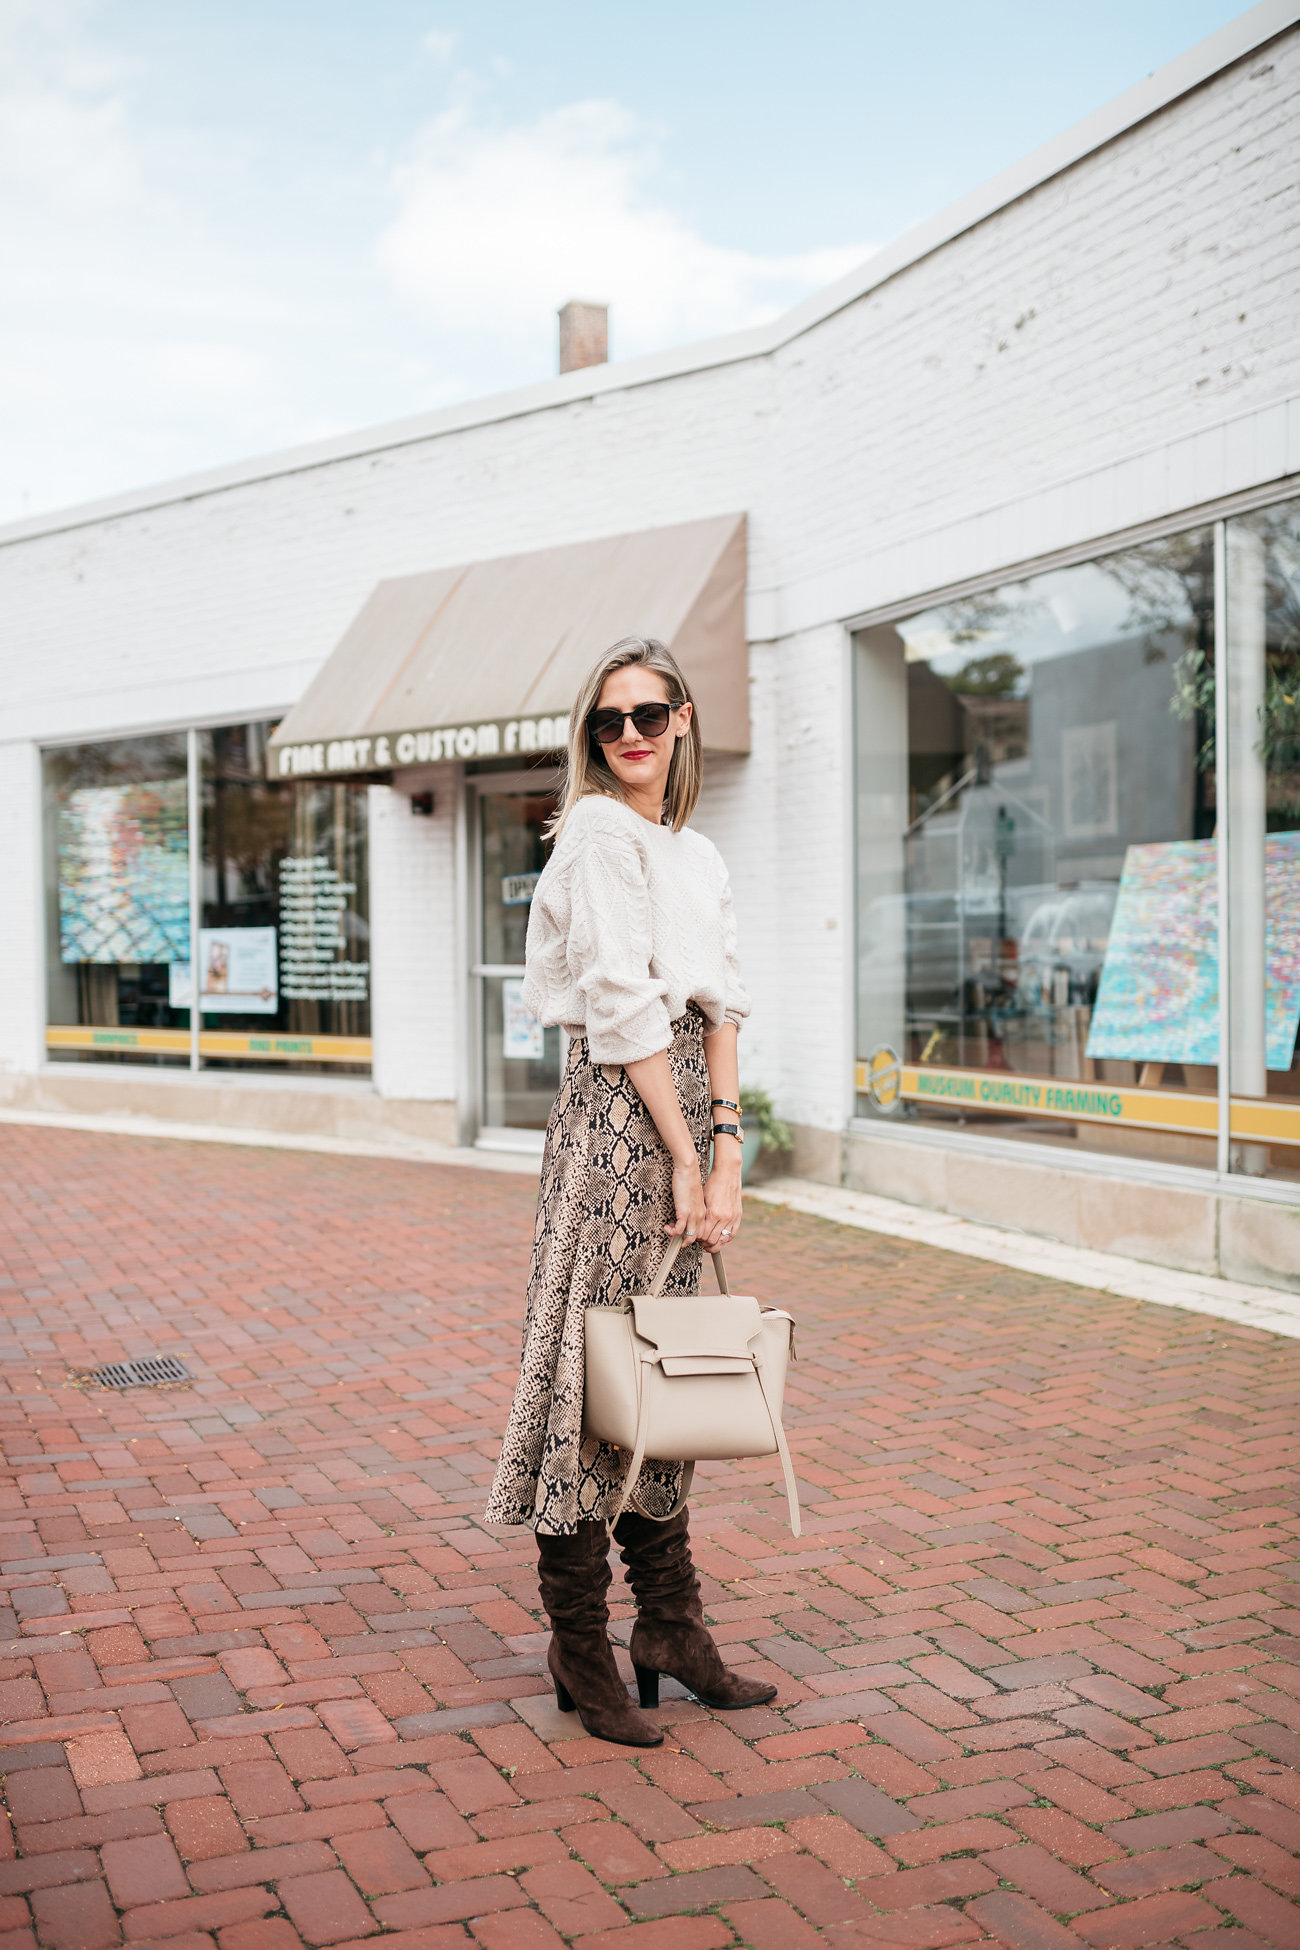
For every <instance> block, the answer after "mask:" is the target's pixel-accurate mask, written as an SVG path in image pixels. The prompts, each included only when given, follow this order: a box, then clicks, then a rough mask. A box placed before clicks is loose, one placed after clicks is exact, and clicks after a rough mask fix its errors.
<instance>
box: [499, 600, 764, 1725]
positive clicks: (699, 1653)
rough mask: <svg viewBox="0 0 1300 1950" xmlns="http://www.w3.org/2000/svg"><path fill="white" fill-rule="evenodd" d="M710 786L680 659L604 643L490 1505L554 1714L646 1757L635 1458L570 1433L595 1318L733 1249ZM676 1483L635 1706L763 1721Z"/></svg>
mask: <svg viewBox="0 0 1300 1950" xmlns="http://www.w3.org/2000/svg"><path fill="white" fill-rule="evenodd" d="M701 771H702V759H701V744H700V728H699V722H698V720H697V718H696V714H695V706H694V703H693V701H692V698H691V694H690V689H689V687H688V685H687V683H686V680H685V679H684V677H683V676H682V673H681V671H680V670H679V669H678V667H677V664H676V662H675V661H674V659H673V658H672V656H671V655H670V653H669V652H668V651H667V650H666V649H665V648H664V646H663V644H661V643H657V642H655V640H654V639H653V638H651V637H627V638H625V639H624V641H623V642H621V643H616V644H615V645H614V647H613V649H612V650H610V651H608V652H607V653H606V655H605V656H603V657H602V658H601V660H600V662H599V663H598V664H597V665H596V668H595V669H594V670H593V671H592V673H591V675H590V677H589V678H588V679H587V682H586V683H585V685H584V686H583V688H582V692H581V695H580V697H579V698H578V701H577V705H576V707H575V709H574V713H573V717H572V720H571V729H570V734H569V764H568V774H567V777H566V780H565V786H564V793H563V797H562V799H561V803H560V808H559V812H558V813H557V815H556V818H555V821H554V825H553V830H554V834H555V850H554V852H553V853H552V855H551V858H550V860H549V861H548V863H547V865H546V867H545V869H544V870H543V872H542V876H541V878H540V880H539V881H538V883H537V887H536V890H535V892H534V894H533V904H532V912H531V914H530V915H529V920H528V948H527V975H526V978H525V981H524V1002H525V1005H526V1006H527V1007H528V1008H529V1009H530V1010H531V1011H532V1013H533V1014H534V1015H535V1016H537V1017H538V1018H539V1019H540V1020H541V1021H542V1022H544V1023H560V1024H562V1025H563V1026H564V1029H565V1031H566V1033H567V1035H568V1038H569V1054H568V1062H567V1064H566V1066H565V1072H564V1078H563V1081H562V1083H561V1085H560V1090H559V1095H558V1096H557V1098H556V1100H555V1108H554V1109H553V1110H552V1112H551V1120H550V1125H549V1128H548V1130H547V1133H546V1152H545V1156H544V1158H543V1161H542V1182H541V1191H540V1194H539V1197H538V1202H537V1228H536V1234H535V1238H534V1243H533V1258H532V1269H531V1274H530V1278H529V1285H528V1313H527V1319H526V1321H525V1325H524V1350H523V1362H522V1367H521V1370H520V1376H519V1385H518V1388H517V1389H516V1391H515V1399H514V1405H513V1407H512V1409H511V1413H510V1423H509V1427H508V1428H507V1430H506V1436H505V1441H504V1444H503V1446H502V1451H501V1461H500V1463H499V1464H498V1466H497V1473H496V1481H495V1483H494V1484H493V1487H492V1494H491V1497H490V1499H489V1502H488V1509H487V1516H488V1519H489V1521H491V1522H494V1523H505V1524H529V1525H531V1526H532V1528H533V1529H534V1530H535V1531H536V1533H537V1543H538V1554H539V1581H540V1584H541V1592H542V1603H543V1605H544V1606H545V1608H546V1612H547V1616H548V1617H549V1619H550V1621H551V1631H552V1638H551V1644H550V1649H549V1651H548V1653H547V1662H548V1664H549V1667H550V1670H551V1674H552V1677H553V1678H554V1680H555V1695H556V1699H557V1700H558V1701H559V1704H560V1706H561V1708H562V1709H564V1710H565V1711H571V1710H572V1709H573V1708H574V1707H575V1706H576V1708H577V1710H578V1713H579V1715H580V1716H581V1719H582V1724H583V1726H584V1727H585V1728H586V1730H587V1732H588V1733H590V1734H594V1735H595V1736H596V1737H597V1738H598V1739H601V1740H616V1741H620V1742H622V1743H623V1744H625V1745H631V1746H637V1747H655V1746H658V1745H659V1744H660V1742H661V1741H662V1739H663V1735H662V1734H661V1733H660V1731H659V1729H658V1728H657V1727H656V1726H655V1725H654V1723H653V1721H651V1720H649V1719H647V1717H646V1716H645V1714H643V1713H641V1712H638V1710H637V1709H636V1707H634V1706H633V1704H632V1701H631V1699H630V1698H629V1696H628V1693H627V1689H626V1687H625V1686H624V1684H623V1681H622V1680H621V1679H620V1677H619V1674H618V1668H617V1667H616V1665H615V1663H614V1655H613V1652H612V1651H611V1649H610V1644H609V1638H608V1634H607V1630H606V1628H607V1626H608V1623H609V1612H608V1610H607V1608H606V1604H605V1593H606V1591H607V1590H608V1589H609V1585H610V1582H611V1572H610V1568H609V1533H608V1528H607V1513H608V1512H610V1511H612V1510H614V1509H616V1508H617V1507H618V1504H619V1502H620V1500H621V1498H622V1492H623V1478H624V1475H625V1473H626V1469H627V1464H628V1460H629V1459H628V1457H627V1456H626V1455H625V1454H624V1453H623V1451H622V1450H620V1449H615V1448H612V1447H610V1446H609V1445H607V1444H604V1443H600V1442H596V1441H594V1440H593V1439H592V1438H590V1437H586V1436H584V1435H583V1433H582V1389H583V1358H584V1324H585V1323H584V1309H585V1308H587V1307H590V1306H610V1307H613V1306H618V1305H619V1304H620V1302H621V1301H622V1299H623V1296H624V1295H626V1294H637V1293H645V1292H646V1291H647V1290H648V1288H649V1286H650V1282H651V1280H652V1278H653V1277H654V1272H655V1268H656V1266H657V1264H658V1262H659V1259H660V1258H661V1256H662V1254H663V1252H664V1249H665V1241H666V1236H667V1237H671V1236H672V1235H674V1234H676V1235H680V1236H681V1237H682V1239H683V1247H682V1250H681V1252H680V1253H679V1254H678V1257H677V1261H676V1264H675V1265H674V1267H673V1270H672V1273H671V1275H670V1277H669V1280H668V1283H667V1287H666V1289H665V1290H666V1292H668V1293H670V1294H681V1295H683V1296H686V1295H689V1294H693V1293H696V1292H698V1290H699V1281H700V1262H701V1253H702V1251H703V1252H716V1251H717V1250H718V1249H719V1248H720V1247H721V1246H722V1245H723V1244H724V1242H729V1241H731V1240H733V1239H734V1238H735V1236H736V1234H737V1233H738V1232H739V1230H740V1219H741V1203H740V1156H741V1152H740V1132H739V1121H740V1119H739V1111H738V1109H737V1105H738V1103H739V1094H740V1093H739V1082H738V1070H737V1063H736V1034H737V1029H738V1026H739V1024H740V1022H741V1020H742V1018H743V1017H745V1016H746V1015H747V1014H748V1013H749V998H748V996H747V995H746V994H745V991H744V989H743V988H742V987H741V986H740V977H739V973H738V970H737V966H736V945H735V943H736V931H735V922H734V920H733V917H732V909H731V891H730V888H729V887H728V884H727V873H726V868H725V867H724V866H723V864H722V860H721V858H720V856H719V854H718V851H717V848H716V847H715V846H713V845H712V843H711V842H710V841H709V840H706V839H704V838H702V837H701V835H700V834H698V833H693V832H692V831H691V830H690V828H689V826H688V825H687V823H686V822H687V820H688V819H689V818H690V816H691V814H692V812H693V811H694V809H695V802H696V800H697V799H698V798H699V794H700V782H701ZM711 1112H712V1116H711V1114H710V1113H711ZM714 1125H716V1126H717V1129H718V1133H719V1134H717V1135H716V1138H715V1131H714V1129H713V1128H712V1127H713V1126H714ZM711 1143H712V1144H713V1150H714V1159H713V1165H712V1169H711V1170H710V1169H709V1149H710V1144H711ZM681 1487H682V1465H681V1464H680V1463H667V1462H655V1461H652V1460H647V1462H646V1464H645V1466H644V1468H643V1469H642V1471H641V1474H640V1476H639V1477H638V1479H637V1482H636V1485H635V1487H634V1490H633V1494H632V1500H631V1502H630V1504H629V1506H628V1508H627V1510H626V1511H625V1512H624V1514H623V1515H622V1516H621V1517H620V1518H619V1519H618V1522H617V1523H616V1525H615V1527H614V1536H615V1539H616V1541H617V1543H618V1546H619V1549H620V1551H621V1553H622V1556H623V1561H624V1563H625V1564H626V1565H627V1570H628V1579H629V1582H630V1583H631V1586H632V1592H633V1596H634V1597H635V1599H636V1607H637V1619H636V1624H635V1625H634V1626H633V1628H632V1660H633V1664H634V1666H635V1668H636V1671H637V1679H638V1684H639V1688H640V1695H641V1704H642V1705H643V1706H645V1705H650V1706H653V1705H655V1704H657V1702H658V1697H659V1675H660V1674H661V1673H668V1674H670V1675H671V1676H672V1677H673V1678H674V1679H677V1680H680V1682H681V1683H682V1685H684V1686H686V1687H688V1688H689V1689H690V1691H691V1692H693V1693H694V1694H695V1696H696V1698H697V1699H700V1700H702V1701H703V1702H704V1703H705V1705H707V1706H719V1707H739V1706H754V1705H757V1704H758V1703H759V1702H761V1701H763V1700H769V1699H771V1698H772V1697H773V1696H774V1694H775V1692H776V1688H775V1687H774V1686H767V1685H763V1684H761V1683H759V1682H756V1681H753V1680H747V1679H742V1678H741V1677H740V1676H739V1675H738V1674H736V1673H733V1672H728V1670H727V1668H726V1667H725V1666H724V1665H723V1663H722V1659H721V1657H720V1656H719V1653H718V1649H717V1647H716V1646H715V1645H714V1643H713V1640H712V1639H711V1638H710V1636H709V1634H708V1632H707V1631H706V1630H705V1627H704V1608H703V1605H702V1603H701V1600H700V1593H699V1580H698V1578H697V1577H696V1574H695V1567H694V1565H693V1564H692V1562H691V1553H690V1542H689V1538H688V1534H687V1514H686V1509H685V1506H684V1505H681V1502H680V1497H681ZM679 1506H680V1507H679Z"/></svg>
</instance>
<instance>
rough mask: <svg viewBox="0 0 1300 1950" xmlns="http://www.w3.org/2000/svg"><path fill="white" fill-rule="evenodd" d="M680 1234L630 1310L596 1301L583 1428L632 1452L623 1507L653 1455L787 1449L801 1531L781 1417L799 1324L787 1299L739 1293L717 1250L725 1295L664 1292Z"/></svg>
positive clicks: (718, 1456)
mask: <svg viewBox="0 0 1300 1950" xmlns="http://www.w3.org/2000/svg"><path fill="white" fill-rule="evenodd" d="M681 1243H682V1242H681V1240H680V1238H678V1239H672V1240H670V1241H669V1243H668V1250H667V1252H666V1253H665V1254H664V1256H663V1259H662V1261H661V1262H660V1266H659V1271H658V1272H657V1273H656V1274H655V1277H654V1281H653V1283H652V1285H651V1288H650V1291H649V1293H647V1294H644V1295H640V1296H638V1297H637V1298H635V1299H629V1300H628V1302H627V1303H626V1305H625V1306H622V1307H588V1308H587V1309H586V1316H587V1318H586V1334H587V1369H586V1390H585V1394H584V1397H583V1413H582V1426H583V1429H584V1431H585V1433H586V1434H587V1435H594V1436H595V1437H597V1439H598V1440H599V1441H601V1442H609V1443H612V1444H613V1445H614V1446H615V1447H616V1448H618V1449H629V1450H631V1452H632V1459H631V1461H630V1462H629V1464H628V1471H627V1483H626V1486H625V1488H624V1492H623V1498H622V1501H621V1502H620V1504H619V1506H618V1509H617V1510H616V1511H615V1513H614V1521H617V1519H618V1518H619V1517H620V1516H621V1515H622V1514H623V1511H624V1510H625V1509H626V1507H627V1503H628V1499H629V1497H630V1496H631V1493H632V1489H633V1487H634V1485H635V1483H636V1480H637V1477H638V1476H639V1475H640V1473H641V1465H642V1463H643V1462H644V1460H645V1458H646V1457H647V1456H653V1457H654V1458H655V1459H656V1460H658V1461H661V1462H684V1463H685V1464H686V1465H687V1467H686V1472H685V1476H684V1479H683V1482H682V1493H681V1496H680V1497H679V1498H678V1501H677V1503H676V1505H675V1506H674V1514H675V1511H676V1510H677V1509H680V1508H681V1505H682V1503H683V1502H684V1501H685V1499H686V1494H687V1491H688V1490H689V1488H690V1482H691V1465H692V1464H693V1463H696V1462H704V1461H730V1460H731V1459H732V1458H734V1457H738V1456H771V1455H777V1456H779V1457H780V1458H781V1468H782V1470H783V1472H784V1474H785V1493H786V1496H787V1498H788V1499H789V1504H790V1528H791V1530H792V1531H793V1532H794V1534H795V1536H796V1537H797V1536H799V1534H800V1523H799V1497H798V1492H797V1491H796V1489H795V1482H794V1470H793V1468H792V1467H791V1463H790V1451H789V1449H788V1448H787V1447H786V1440H785V1430H784V1428H783V1427H782V1426H781V1402H782V1397H783V1395H784V1393H785V1374H786V1366H787V1363H788V1362H789V1360H790V1359H791V1357H792V1356H793V1354H794V1321H793V1320H792V1319H791V1317H790V1315H789V1314H788V1313H783V1312H782V1311H781V1309H780V1308H779V1307H763V1308H760V1306H759V1304H758V1302H757V1300H755V1299H753V1298H752V1297H751V1296H749V1295H744V1294H738V1293H732V1292H731V1290H730V1288H729V1287H728V1285H727V1274H726V1269H725V1268H724V1266H723V1264H722V1255H721V1253H715V1254H714V1255H713V1265H714V1270H715V1272H716V1274H717V1278H718V1292H717V1294H716V1295H709V1296H708V1297H706V1296H705V1295H704V1294H699V1295H690V1294H676V1295H670V1296H669V1297H668V1298H666V1299H665V1298H664V1297H663V1290H664V1284H665V1282H666V1281H667V1278H668V1275H669V1273H670V1272H671V1271H672V1268H673V1262H674V1261H675V1259H676V1258H677V1255H678V1252H679V1251H680V1250H681Z"/></svg>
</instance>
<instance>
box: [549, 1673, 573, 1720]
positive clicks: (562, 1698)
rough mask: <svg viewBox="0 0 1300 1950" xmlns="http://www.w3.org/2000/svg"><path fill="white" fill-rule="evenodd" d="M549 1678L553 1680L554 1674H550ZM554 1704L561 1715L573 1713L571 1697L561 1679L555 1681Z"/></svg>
mask: <svg viewBox="0 0 1300 1950" xmlns="http://www.w3.org/2000/svg"><path fill="white" fill-rule="evenodd" d="M551 1677H552V1679H555V1674H554V1673H552V1674H551ZM555 1704H556V1705H557V1706H558V1707H559V1709H560V1711H561V1713H572V1712H574V1711H575V1708H574V1704H573V1695H572V1693H571V1692H570V1691H569V1689H568V1687H567V1686H566V1685H565V1684H564V1681H563V1680H562V1679H556V1680H555Z"/></svg>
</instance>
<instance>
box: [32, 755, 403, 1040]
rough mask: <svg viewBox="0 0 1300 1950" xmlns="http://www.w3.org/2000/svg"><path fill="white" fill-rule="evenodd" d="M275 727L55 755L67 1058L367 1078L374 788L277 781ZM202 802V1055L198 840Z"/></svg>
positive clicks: (49, 874)
mask: <svg viewBox="0 0 1300 1950" xmlns="http://www.w3.org/2000/svg"><path fill="white" fill-rule="evenodd" d="M272 729H273V725H271V724H263V723H254V724H246V725H233V726H227V727H223V728H221V729H219V730H215V731H204V732H202V733H200V734H198V736H197V738H196V739H195V740H194V746H195V765H196V777H195V779H194V780H193V781H191V780H190V778H189V771H188V745H189V741H188V739H187V735H186V733H184V732H171V733H166V734H163V735H159V736H153V737H145V738H133V739H114V740H109V741H104V742H102V743H98V744H93V745H81V746H76V747H73V748H69V749H67V750H62V751H52V752H48V753H47V754H46V756H45V794H46V818H45V834H46V880H47V902H46V912H47V955H46V963H47V969H48V984H47V988H48V1013H47V1029H46V1044H47V1051H48V1054H49V1055H50V1056H51V1057H52V1058H54V1059H55V1060H64V1061H67V1060H72V1061H86V1060H91V1061H108V1062H132V1063H140V1062H148V1063H163V1064H172V1065H181V1066H184V1065H187V1064H189V1063H191V1061H192V1060H193V1058H194V1057H195V1055H197V1057H198V1060H199V1063H200V1064H201V1066H202V1067H204V1068H219V1069H230V1068H236V1069H248V1068H254V1069H270V1070H274V1071H278V1072H284V1071H286V1070H290V1069H291V1070H293V1071H295V1072H297V1073H299V1074H301V1073H302V1072H303V1071H307V1072H319V1073H322V1074H330V1075H339V1074H348V1073H354V1074H364V1073H366V1072H368V1070H369V1068H370V1053H371V1052H370V927H369V898H368V847H367V826H366V811H367V805H368V799H367V788H366V787H365V786H364V785H355V784H352V785H349V784H333V783H319V784H318V783H315V782H310V781H302V782H297V781H288V782H285V783H279V782H276V783H271V782H268V780H267V778H266V744H267V740H268V738H269V736H270V733H271V731H272ZM191 785H193V789H194V793H195V796H196V797H197V801H198V803H199V807H200V820H201V828H202V833H201V841H200V847H199V942H198V950H199V952H198V967H199V975H200V991H201V992H200V1020H199V1036H198V1048H197V1051H196V1050H194V1048H193V1047H192V1043H191V1029H190V1004H191V1000H192V994H193V975H192V967H191V955H190V899H191V889H190V835H189V822H188V817H187V807H188V805H189V803H190V791H191Z"/></svg>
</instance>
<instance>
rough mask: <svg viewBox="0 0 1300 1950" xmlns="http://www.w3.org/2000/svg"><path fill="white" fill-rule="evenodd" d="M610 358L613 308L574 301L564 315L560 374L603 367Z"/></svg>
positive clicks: (561, 319)
mask: <svg viewBox="0 0 1300 1950" xmlns="http://www.w3.org/2000/svg"><path fill="white" fill-rule="evenodd" d="M608 358H609V306H608V305H587V304H584V303H583V301H582V299H581V298H570V300H569V302H568V304H567V305H565V306H564V307H563V308H562V310H561V312H560V371H561V372H578V371H580V370H581V368H582V367H583V366H603V365H604V364H605V362H606V361H607V359H608Z"/></svg>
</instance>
